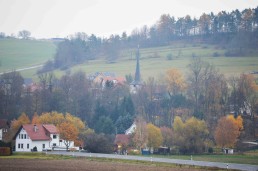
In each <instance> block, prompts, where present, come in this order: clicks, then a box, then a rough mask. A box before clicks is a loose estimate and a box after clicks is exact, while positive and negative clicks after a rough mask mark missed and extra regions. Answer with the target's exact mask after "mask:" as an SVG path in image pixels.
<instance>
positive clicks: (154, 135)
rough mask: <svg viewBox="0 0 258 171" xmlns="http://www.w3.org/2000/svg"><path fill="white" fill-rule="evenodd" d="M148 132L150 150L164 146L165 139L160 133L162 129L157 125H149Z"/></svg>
mask: <svg viewBox="0 0 258 171" xmlns="http://www.w3.org/2000/svg"><path fill="white" fill-rule="evenodd" d="M147 132H148V147H149V148H152V149H153V148H157V147H159V146H161V145H162V142H163V137H162V134H161V131H160V128H158V127H156V126H155V125H153V124H151V123H148V124H147Z"/></svg>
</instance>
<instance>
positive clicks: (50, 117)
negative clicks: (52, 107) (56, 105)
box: [39, 112, 65, 126]
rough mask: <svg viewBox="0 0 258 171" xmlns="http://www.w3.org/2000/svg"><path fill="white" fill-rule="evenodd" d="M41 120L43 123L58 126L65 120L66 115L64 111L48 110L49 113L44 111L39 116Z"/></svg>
mask: <svg viewBox="0 0 258 171" xmlns="http://www.w3.org/2000/svg"><path fill="white" fill-rule="evenodd" d="M39 121H40V123H41V124H53V125H55V126H58V125H60V124H61V123H63V122H65V117H64V115H63V114H62V113H58V112H50V113H48V112H47V113H42V114H41V115H40V116H39Z"/></svg>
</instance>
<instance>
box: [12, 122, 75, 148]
mask: <svg viewBox="0 0 258 171" xmlns="http://www.w3.org/2000/svg"><path fill="white" fill-rule="evenodd" d="M14 139H15V149H16V151H32V149H33V148H35V147H36V148H37V151H43V150H48V149H51V150H52V149H66V146H65V144H64V143H63V140H62V139H60V135H59V132H58V130H57V128H56V127H55V126H54V125H50V124H36V125H34V124H27V125H22V126H21V127H20V128H19V130H18V132H17V133H16V135H15V137H14ZM73 146H74V142H73V141H71V143H70V147H73Z"/></svg>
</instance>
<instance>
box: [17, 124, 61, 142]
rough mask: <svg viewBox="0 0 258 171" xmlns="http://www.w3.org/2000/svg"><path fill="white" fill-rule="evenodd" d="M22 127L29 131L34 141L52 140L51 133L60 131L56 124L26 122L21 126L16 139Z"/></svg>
mask: <svg viewBox="0 0 258 171" xmlns="http://www.w3.org/2000/svg"><path fill="white" fill-rule="evenodd" d="M22 129H24V130H25V131H26V132H27V134H28V135H29V137H30V139H31V140H32V141H40V140H50V137H49V133H50V134H54V133H58V131H57V128H56V127H55V126H54V125H42V124H36V125H34V124H26V125H22V126H21V127H20V129H19V130H18V132H17V133H16V135H15V137H14V139H16V137H17V135H18V134H19V133H20V131H21V130H22Z"/></svg>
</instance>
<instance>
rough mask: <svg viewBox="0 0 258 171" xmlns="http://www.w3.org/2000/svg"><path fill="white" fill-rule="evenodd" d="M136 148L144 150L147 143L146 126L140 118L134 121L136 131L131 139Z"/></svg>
mask: <svg viewBox="0 0 258 171" xmlns="http://www.w3.org/2000/svg"><path fill="white" fill-rule="evenodd" d="M132 141H133V143H134V145H135V146H136V148H138V149H141V148H146V147H147V142H148V130H147V124H146V122H145V120H144V119H143V118H142V117H138V118H137V119H136V129H135V132H134V134H133V139H132Z"/></svg>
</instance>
